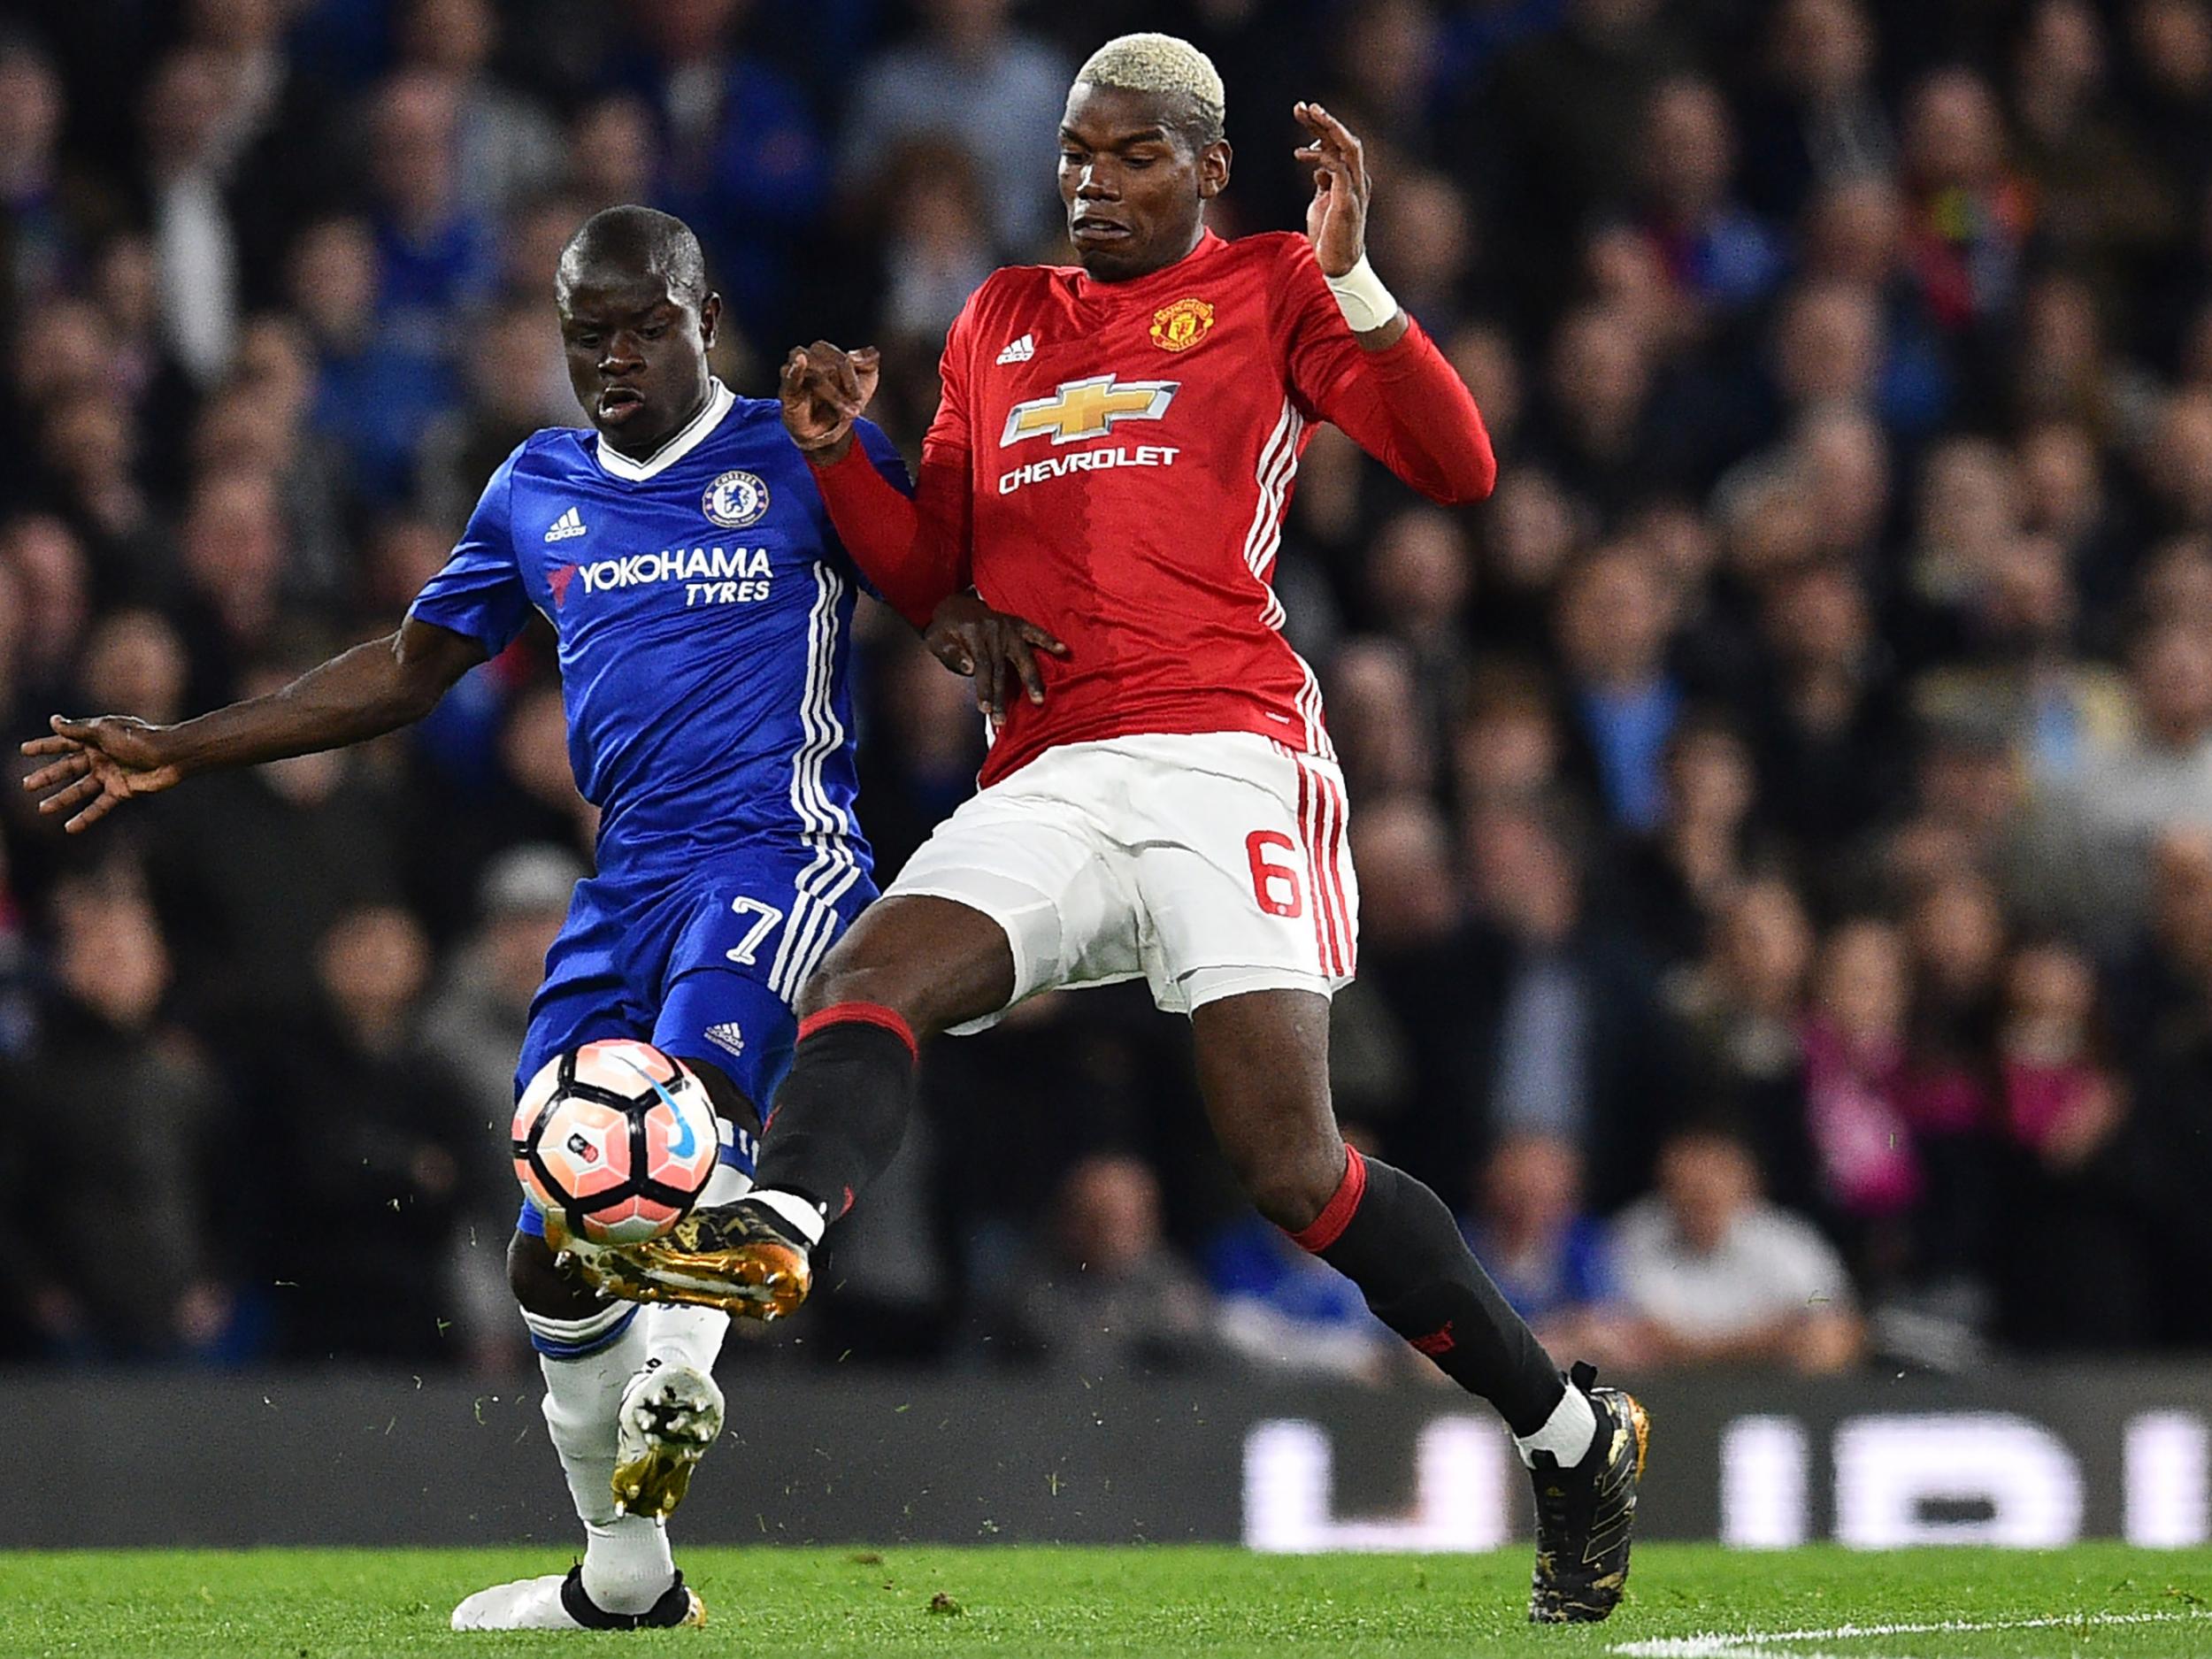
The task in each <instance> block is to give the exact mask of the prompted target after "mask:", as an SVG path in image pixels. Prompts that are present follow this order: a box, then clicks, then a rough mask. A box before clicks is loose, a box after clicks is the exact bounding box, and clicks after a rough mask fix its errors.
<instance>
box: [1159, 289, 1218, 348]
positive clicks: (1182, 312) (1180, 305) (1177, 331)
mask: <svg viewBox="0 0 2212 1659" xmlns="http://www.w3.org/2000/svg"><path fill="white" fill-rule="evenodd" d="M1212 326H1214V308H1213V307H1212V306H1210V305H1209V304H1207V303H1206V302H1205V301H1204V300H1177V301H1176V302H1175V303H1173V304H1172V305H1163V306H1161V307H1160V309H1159V310H1158V311H1154V312H1153V313H1152V343H1153V344H1154V345H1156V346H1157V347H1159V349H1161V350H1163V351H1188V350H1189V349H1191V348H1192V347H1193V346H1194V345H1196V344H1197V343H1198V342H1200V341H1202V340H1203V339H1204V338H1205V337H1206V331H1207V330H1208V329H1209V328H1211V327H1212Z"/></svg>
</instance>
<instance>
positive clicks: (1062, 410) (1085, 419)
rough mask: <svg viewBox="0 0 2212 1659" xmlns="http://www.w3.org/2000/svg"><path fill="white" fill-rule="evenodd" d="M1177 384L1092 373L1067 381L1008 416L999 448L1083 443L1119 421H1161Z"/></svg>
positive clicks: (1108, 429)
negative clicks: (1036, 441)
mask: <svg viewBox="0 0 2212 1659" xmlns="http://www.w3.org/2000/svg"><path fill="white" fill-rule="evenodd" d="M1181 384H1182V382H1181V381H1179V380H1115V379H1114V377H1113V376H1112V375H1110V374H1094V375H1092V376H1091V377H1090V378H1089V379H1088V380H1064V381H1063V382H1061V384H1060V385H1059V386H1058V387H1057V388H1055V389H1054V391H1053V394H1052V396H1049V397H1033V398H1032V399H1030V400H1029V402H1027V403H1017V404H1015V405H1014V406H1013V408H1011V409H1010V410H1008V411H1006V435H1005V436H1004V437H1003V438H1001V439H1000V440H999V444H1000V447H1001V448H1004V447H1006V446H1008V445H1010V444H1016V443H1019V442H1021V441H1022V440H1023V439H1024V438H1041V437H1042V436H1044V435H1045V434H1047V433H1050V434H1052V441H1053V442H1055V443H1080V442H1083V441H1084V440H1085V439H1086V438H1099V437H1103V436H1104V435H1105V434H1107V433H1108V432H1110V431H1111V430H1112V428H1113V426H1114V423H1115V422H1116V421H1121V420H1157V419H1159V418H1160V417H1161V416H1163V415H1164V414H1166V413H1167V406H1168V405H1169V404H1170V403H1173V402H1174V401H1175V394H1176V392H1177V390H1178V389H1179V388H1180V386H1181Z"/></svg>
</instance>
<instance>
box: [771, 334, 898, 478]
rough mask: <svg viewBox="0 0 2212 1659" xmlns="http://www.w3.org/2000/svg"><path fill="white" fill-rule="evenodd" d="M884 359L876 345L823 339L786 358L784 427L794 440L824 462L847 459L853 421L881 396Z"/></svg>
mask: <svg viewBox="0 0 2212 1659" xmlns="http://www.w3.org/2000/svg"><path fill="white" fill-rule="evenodd" d="M882 367H883V364H882V358H881V357H880V356H879V354H878V352H877V350H876V349H875V348H874V347H873V346H861V347H858V348H856V349H854V350H851V351H846V350H843V349H840V348H839V347H836V346H833V345H832V344H830V342H828V341H826V340H818V341H816V342H814V343H813V344H812V345H810V346H799V347H796V348H795V349H793V351H792V353H791V355H790V356H789V357H786V358H785V359H784V360H783V378H782V383H781V388H780V390H781V394H782V397H783V425H784V430H785V431H787V432H788V433H789V434H791V442H794V443H795V444H796V445H798V446H799V448H800V449H803V450H805V451H806V453H807V454H808V455H810V456H811V457H813V458H814V459H816V460H818V461H821V462H824V463H828V462H833V461H839V460H842V459H843V458H844V456H845V451H846V450H847V449H849V448H851V446H852V438H853V422H854V421H856V420H857V419H860V415H861V411H863V410H864V409H866V408H867V407H868V400H869V399H870V398H872V397H873V396H875V395H876V377H877V376H878V375H879V374H880V373H882Z"/></svg>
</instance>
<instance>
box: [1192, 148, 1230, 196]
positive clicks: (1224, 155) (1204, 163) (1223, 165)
mask: <svg viewBox="0 0 2212 1659" xmlns="http://www.w3.org/2000/svg"><path fill="white" fill-rule="evenodd" d="M1229 159H1230V150H1229V141H1228V140H1227V139H1225V138H1217V139H1216V140H1214V142H1212V143H1210V144H1209V145H1207V146H1206V147H1205V149H1203V150H1200V151H1199V152H1198V199H1199V200H1200V201H1202V202H1210V201H1211V200H1213V198H1214V197H1215V196H1219V195H1220V194H1221V193H1222V192H1223V191H1224V190H1225V189H1227V188H1229Z"/></svg>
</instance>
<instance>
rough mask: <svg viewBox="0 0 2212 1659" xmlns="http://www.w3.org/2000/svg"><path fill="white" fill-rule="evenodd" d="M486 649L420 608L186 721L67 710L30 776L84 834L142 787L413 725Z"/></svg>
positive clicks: (37, 753) (46, 807)
mask: <svg viewBox="0 0 2212 1659" xmlns="http://www.w3.org/2000/svg"><path fill="white" fill-rule="evenodd" d="M483 660H484V648H483V647H482V646H480V645H479V644H478V643H477V642H476V641H474V640H471V639H466V638H464V637H463V636H462V635H460V634H455V633H453V632H452V631H450V630H449V629H446V628H442V627H439V626H436V625H435V624H433V623H428V622H423V621H419V620H418V619H416V618H412V617H410V618H408V619H407V620H406V621H405V622H403V623H402V624H401V625H400V626H399V631H398V632H397V633H396V634H391V635H390V636H389V637H388V638H385V639H381V640H371V641H368V643H366V644H365V645H357V646H355V647H354V648H353V649H351V650H349V651H346V652H343V653H342V654H341V655H339V656H337V657H332V658H331V659H330V661H328V662H326V663H325V664H322V665H321V666H319V667H318V668H311V669H310V670H309V671H308V672H306V673H304V674H302V675H301V676H300V677H299V678H298V679H297V680H294V681H293V682H292V683H291V684H290V685H288V686H287V687H284V688H283V689H282V690H280V691H274V692H271V693H270V694H269V695H267V696H265V697H252V698H249V699H248V700H247V701H245V702H243V703H232V704H230V705H229V706H228V707H227V708H222V709H217V710H214V711H213V712H212V713H210V714H204V715H201V716H200V717H199V718H197V719H193V720H185V721H182V722H180V723H179V724H178V725H175V726H151V725H149V724H148V723H147V722H146V721H144V720H139V719H134V718H131V717H129V716H127V715H119V714H102V715H96V716H93V717H91V718H87V719H72V718H68V717H67V716H65V715H59V714H58V715H56V716H54V717H53V720H52V722H51V724H52V726H53V728H54V731H53V735H52V736H50V737H40V738H34V739H32V740H31V741H29V742H27V743H26V744H24V745H23V752H24V753H25V754H26V755H30V756H34V757H38V758H41V759H44V760H45V761H46V763H47V764H45V765H43V766H41V767H40V768H39V769H38V770H37V771H35V772H32V773H31V774H30V775H29V776H28V777H27V778H25V779H24V780H23V787H25V788H26V789H27V790H29V791H30V792H31V793H32V794H34V795H40V796H42V799H41V800H40V802H39V803H38V810H40V811H41V812H43V813H47V814H49V815H51V814H54V813H59V812H66V813H68V814H69V815H70V817H69V820H68V823H67V825H66V826H65V827H66V828H67V829H68V830H69V832H70V833H72V834H75V833H78V832H80V831H81V830H87V829H89V828H91V827H92V826H93V825H95V824H96V823H98V822H99V821H100V820H101V819H102V818H105V817H106V816H107V815H108V814H109V813H110V812H112V811H113V810H115V809H116V808H117V807H119V806H120V805H122V803H124V802H126V801H127V800H129V799H130V798H131V797H132V796H133V795H155V794H158V793H159V792H160V791H162V790H164V789H167V788H172V787H174V786H175V785H177V784H179V783H181V782H182V781H183V780H185V779H187V778H188V777H190V776H191V775H192V774H193V773H195V772H215V771H219V770H221V769H223V768H225V767H229V766H254V765H258V764H261V763H262V762H263V761H269V760H282V759H284V758H286V757H288V756H292V755H307V754H312V753H314V752H315V751H316V750H318V749H342V748H344V747H345V746H346V745H347V744H349V743H358V742H362V741H365V740H367V739H369V738H372V737H380V736H382V735H383V734H384V733H387V732H393V731H396V730H398V729H399V728H400V727H401V726H410V725H412V724H413V723H414V722H415V721H417V720H419V719H421V718H423V716H425V715H426V714H428V713H429V712H430V710H432V709H434V708H435V707H436V706H437V703H438V699H439V698H441V697H442V696H444V695H445V694H446V692H447V691H448V690H449V689H450V688H451V687H452V686H453V683H454V682H455V681H456V680H459V679H460V678H461V676H462V675H463V674H465V673H467V672H468V671H469V670H470V669H472V668H473V667H475V666H476V665H477V664H479V663H480V662H482V661H483Z"/></svg>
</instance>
